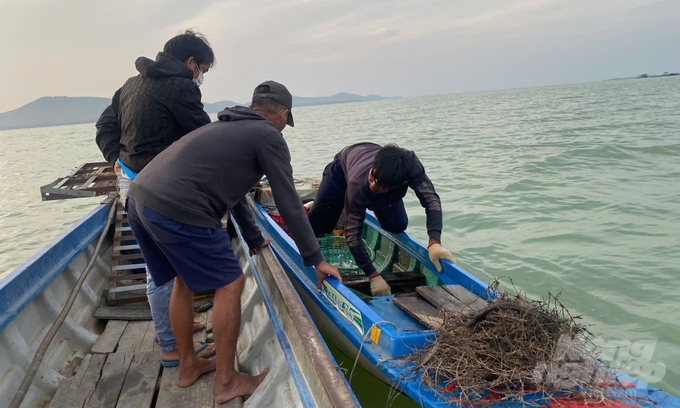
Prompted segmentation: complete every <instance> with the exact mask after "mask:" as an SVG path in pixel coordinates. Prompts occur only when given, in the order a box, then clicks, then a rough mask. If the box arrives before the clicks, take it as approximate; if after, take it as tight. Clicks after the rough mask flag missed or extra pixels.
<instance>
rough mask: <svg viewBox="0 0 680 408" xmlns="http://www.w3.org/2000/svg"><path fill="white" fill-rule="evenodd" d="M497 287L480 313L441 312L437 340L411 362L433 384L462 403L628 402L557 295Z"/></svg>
mask: <svg viewBox="0 0 680 408" xmlns="http://www.w3.org/2000/svg"><path fill="white" fill-rule="evenodd" d="M498 288H499V282H498V281H497V280H496V281H495V282H494V283H493V284H492V285H491V286H490V290H492V291H494V292H496V293H499V294H500V296H499V298H498V299H497V300H494V301H493V302H491V303H490V304H489V306H488V307H487V308H485V309H483V310H481V311H477V312H447V311H442V312H441V316H442V318H443V325H442V327H441V328H440V329H439V330H437V335H436V340H435V342H434V343H432V344H431V345H430V346H428V347H426V348H425V349H423V350H422V351H421V352H419V353H417V354H414V355H412V356H411V357H410V360H409V362H410V363H413V364H414V366H415V369H414V370H415V371H416V372H418V373H422V374H423V381H425V382H426V383H427V385H428V386H430V387H431V388H432V389H434V390H437V391H438V392H440V393H442V394H443V395H445V396H446V397H447V398H449V399H450V400H452V403H456V404H457V405H459V406H488V405H495V404H503V403H513V404H517V403H519V404H521V405H530V406H543V405H545V404H546V402H547V401H549V400H555V399H559V400H564V399H570V400H574V399H576V400H587V401H589V402H605V401H608V400H610V399H611V398H617V399H618V398H625V399H626V400H628V401H631V398H630V397H629V396H626V395H625V393H624V392H623V391H622V390H621V389H620V388H616V387H611V385H616V384H617V380H616V377H615V375H614V374H613V373H614V372H613V370H611V369H608V368H606V367H605V366H604V365H602V364H601V363H599V362H598V361H597V356H596V355H594V354H593V353H592V352H591V351H590V349H591V348H592V345H593V343H592V337H593V336H592V334H591V333H590V332H589V331H588V330H587V328H586V326H585V325H583V324H580V323H578V322H577V319H579V318H580V316H572V315H571V314H570V313H569V311H568V310H567V308H566V307H564V305H562V303H561V302H560V300H559V294H558V295H553V294H550V293H549V294H548V296H547V298H546V299H544V300H538V301H529V300H527V299H526V297H525V296H523V295H522V294H521V293H520V292H519V291H516V293H515V294H514V295H511V294H509V293H507V292H501V291H499V290H498ZM413 374H414V373H411V374H410V375H413Z"/></svg>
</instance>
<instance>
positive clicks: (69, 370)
mask: <svg viewBox="0 0 680 408" xmlns="http://www.w3.org/2000/svg"><path fill="white" fill-rule="evenodd" d="M82 363H83V359H82V358H80V357H78V356H75V357H73V358H72V359H71V361H70V362H69V363H68V365H67V366H66V367H64V368H62V369H61V370H59V374H61V375H63V376H64V377H66V378H71V377H73V376H74V375H76V372H77V371H78V367H80V365H81V364H82Z"/></svg>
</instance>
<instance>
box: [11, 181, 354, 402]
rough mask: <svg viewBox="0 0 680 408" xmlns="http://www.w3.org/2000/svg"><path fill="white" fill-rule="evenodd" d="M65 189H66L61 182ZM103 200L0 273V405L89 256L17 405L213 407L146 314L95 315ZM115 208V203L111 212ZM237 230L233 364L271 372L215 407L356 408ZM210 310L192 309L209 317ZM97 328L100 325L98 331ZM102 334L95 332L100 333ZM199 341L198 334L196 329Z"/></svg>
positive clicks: (104, 267)
mask: <svg viewBox="0 0 680 408" xmlns="http://www.w3.org/2000/svg"><path fill="white" fill-rule="evenodd" d="M64 191H65V190H64ZM110 205H111V204H110V202H109V203H108V204H102V205H100V206H98V207H97V208H96V209H95V210H93V211H92V212H91V213H90V214H88V215H87V216H85V217H84V218H82V219H81V220H80V221H79V222H77V223H76V224H75V225H73V226H72V227H70V228H69V229H68V230H66V231H65V232H64V233H63V234H61V235H60V236H59V237H58V238H56V239H55V240H54V241H52V242H51V243H50V244H49V245H47V246H46V247H45V248H43V249H42V250H41V251H39V252H38V253H37V254H36V255H35V256H33V257H32V258H31V259H29V260H28V261H27V262H26V263H24V264H23V265H21V266H20V267H18V268H17V269H16V270H15V271H14V272H12V273H11V274H10V275H8V276H7V277H6V278H4V279H3V280H1V281H0V305H1V307H0V379H1V380H0V395H2V396H3V398H0V407H2V408H4V407H7V406H9V404H10V400H11V399H12V397H13V396H14V395H15V393H16V391H17V389H18V388H19V386H20V383H21V381H22V378H23V377H24V373H25V371H26V369H27V367H28V366H29V363H30V362H31V360H32V359H33V356H34V354H35V352H36V349H37V348H38V345H39V344H40V343H41V341H42V340H43V338H44V337H45V335H46V333H47V331H48V329H49V328H50V326H51V324H52V323H53V322H54V320H55V317H56V316H57V315H58V314H59V313H60V311H61V309H62V306H63V305H64V303H65V301H66V298H67V297H68V296H69V293H70V292H71V290H72V288H73V287H74V283H75V282H76V280H77V279H78V277H79V276H80V273H81V271H82V270H83V268H84V267H85V265H86V264H87V263H88V260H90V258H91V257H96V261H95V263H94V269H93V270H92V272H91V273H90V275H89V276H88V277H87V279H86V280H85V283H84V285H83V287H82V289H81V291H80V294H79V295H78V297H77V298H76V302H75V304H74V307H73V309H72V310H71V312H70V313H69V314H68V317H67V318H66V320H65V322H64V324H63V325H62V327H61V328H60V329H59V331H58V332H57V335H56V338H55V339H54V341H52V343H51V345H50V347H49V348H48V349H47V353H46V354H45V358H44V360H43V361H42V364H41V366H40V368H39V370H38V372H37V375H36V376H35V379H34V380H33V382H32V384H31V386H30V388H29V389H28V392H27V393H26V397H25V399H24V401H23V404H22V405H21V407H24V408H37V407H45V406H47V407H53V408H66V407H68V408H71V407H109V408H114V407H120V408H122V407H143V408H149V407H170V406H178V407H213V405H214V406H218V405H217V404H214V403H213V397H212V387H213V381H214V380H213V378H214V377H213V375H212V374H210V375H204V376H203V377H201V379H200V380H199V381H198V382H197V383H196V384H194V385H192V386H191V387H188V388H182V389H180V388H179V387H177V386H176V380H177V376H178V374H179V369H178V368H162V367H161V364H160V352H159V346H158V345H157V344H155V342H154V337H155V331H154V329H153V324H152V323H151V322H150V321H148V320H147V321H125V320H117V321H116V320H109V321H108V324H106V326H105V327H104V322H102V321H98V320H97V319H95V318H94V317H93V313H94V311H95V309H96V308H97V307H98V305H99V303H100V295H101V294H102V291H103V289H105V288H107V286H108V284H109V279H110V276H111V275H110V272H111V267H110V261H111V256H112V253H113V252H114V245H116V244H114V241H113V239H112V235H113V234H108V235H107V236H106V238H105V240H104V241H103V242H104V244H103V245H102V246H101V250H100V251H98V253H94V252H95V248H96V245H95V241H96V240H97V238H98V237H99V236H100V234H101V233H102V231H103V230H104V229H105V225H106V222H107V213H109V207H110ZM118 212H119V214H122V213H123V211H122V210H118ZM244 245H245V244H244V242H243V240H242V238H241V237H240V235H239V236H237V237H235V238H233V240H232V246H233V248H234V251H235V252H236V254H237V256H238V258H239V261H240V263H241V266H242V268H243V270H244V273H245V276H246V285H245V289H244V292H243V296H242V297H241V301H242V321H241V333H240V337H239V340H238V345H237V364H238V367H239V369H240V370H241V371H243V372H247V373H251V374H253V373H259V372H261V370H262V369H264V368H265V367H269V368H270V370H271V371H270V373H269V375H268V376H267V378H266V379H265V381H264V382H263V383H262V385H261V386H260V387H259V388H258V390H257V391H256V392H255V393H254V394H253V395H252V396H250V398H248V399H247V400H245V402H243V401H242V400H241V399H240V398H237V399H235V400H232V401H230V402H229V403H227V404H224V405H221V406H229V407H236V406H244V407H253V408H254V407H336V408H337V407H342V408H350V407H358V406H359V404H358V402H357V400H356V398H355V397H354V394H353V393H352V391H351V390H350V389H349V387H348V385H347V383H346V381H345V379H344V377H343V376H342V375H341V374H339V373H338V371H337V367H336V363H335V360H334V359H333V357H332V356H331V355H330V353H329V350H328V349H327V347H326V344H325V343H324V341H323V339H322V338H321V337H320V335H319V333H318V331H317V329H316V327H315V325H314V323H313V322H312V320H311V319H310V317H309V315H308V313H307V312H306V310H305V308H304V306H303V304H302V302H301V300H300V298H299V297H298V295H297V293H296V292H295V290H294V288H293V286H292V285H291V282H290V281H289V279H288V278H287V276H286V274H285V272H283V270H282V268H281V266H280V265H279V263H278V261H277V260H276V258H275V257H274V255H273V253H272V252H271V250H269V249H265V250H263V251H261V252H260V253H258V255H257V256H255V257H254V258H251V257H249V256H248V255H247V251H244ZM210 313H211V311H208V312H206V313H204V314H201V315H199V316H198V318H200V319H204V321H206V323H207V324H208V325H210V319H209V318H208V317H207V316H208V315H209V314H210ZM102 331H103V332H102ZM100 333H101V334H100ZM196 336H197V337H195V338H197V339H204V340H205V339H206V337H207V335H206V333H205V332H202V333H198V334H196Z"/></svg>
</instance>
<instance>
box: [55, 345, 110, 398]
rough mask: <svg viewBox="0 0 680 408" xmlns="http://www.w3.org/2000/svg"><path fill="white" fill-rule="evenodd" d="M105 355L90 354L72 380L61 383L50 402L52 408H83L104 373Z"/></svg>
mask: <svg viewBox="0 0 680 408" xmlns="http://www.w3.org/2000/svg"><path fill="white" fill-rule="evenodd" d="M105 360H106V355H105V354H88V355H87V356H85V359H84V360H83V363H82V364H81V365H80V367H79V368H78V372H77V373H76V375H75V376H73V377H72V378H69V379H67V380H65V381H63V382H62V383H61V385H60V386H59V388H58V389H57V392H56V394H55V395H54V397H53V398H52V401H50V405H49V407H50V408H73V407H82V406H83V405H84V404H85V402H86V401H87V400H88V399H89V398H90V396H91V395H92V394H93V393H94V390H95V387H96V386H97V381H99V377H100V375H101V372H102V367H103V366H104V361H105Z"/></svg>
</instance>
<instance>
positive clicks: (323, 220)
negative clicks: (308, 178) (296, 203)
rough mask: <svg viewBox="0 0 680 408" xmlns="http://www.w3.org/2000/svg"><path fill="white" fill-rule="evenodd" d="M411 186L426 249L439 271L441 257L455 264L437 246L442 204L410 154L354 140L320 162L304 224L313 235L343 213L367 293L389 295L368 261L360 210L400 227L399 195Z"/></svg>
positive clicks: (404, 220)
mask: <svg viewBox="0 0 680 408" xmlns="http://www.w3.org/2000/svg"><path fill="white" fill-rule="evenodd" d="M409 187H410V188H411V189H413V191H414V192H415V193H416V196H417V197H418V200H420V204H421V205H422V206H423V208H425V214H426V216H427V233H428V235H429V236H430V242H429V243H428V245H427V250H428V252H429V254H430V260H432V263H433V264H434V265H435V267H436V268H437V270H438V271H439V272H441V271H442V266H441V262H440V260H441V259H445V260H449V261H451V262H455V260H454V258H453V255H451V253H450V252H449V251H447V250H446V249H444V248H443V247H442V245H441V241H440V240H441V234H442V204H441V201H440V199H439V195H437V193H436V191H435V189H434V186H433V185H432V182H431V181H430V179H429V177H427V174H425V168H424V167H423V164H422V163H421V162H420V160H418V157H416V154H415V153H414V152H412V151H410V150H406V149H402V148H400V147H399V146H397V145H393V144H389V145H386V146H380V145H377V144H375V143H357V144H355V145H352V146H347V147H345V148H344V149H342V151H340V153H338V154H336V155H335V159H334V160H333V161H332V162H331V163H329V164H328V165H327V166H326V169H325V170H324V172H323V179H322V180H321V185H319V192H318V193H317V195H316V200H315V201H314V205H313V206H312V209H311V211H310V212H309V222H310V223H311V225H312V229H313V230H314V233H315V234H316V236H317V237H322V236H324V235H325V234H328V233H331V232H332V231H333V228H334V226H335V224H336V223H337V222H338V218H340V214H342V211H343V210H344V211H345V216H344V219H343V221H344V227H345V236H346V237H347V246H348V247H349V249H350V251H351V252H352V255H353V256H354V260H355V261H356V264H357V266H359V267H360V268H361V269H363V271H364V273H365V274H366V275H367V276H368V279H369V281H370V285H371V294H372V295H373V296H388V295H391V294H392V293H391V289H390V287H389V285H388V284H387V282H386V281H385V279H384V278H383V277H381V276H380V274H379V273H378V272H377V271H376V269H375V267H374V266H373V264H372V263H371V258H370V257H369V256H368V252H367V251H366V248H365V247H364V244H363V241H362V239H361V235H362V233H363V231H364V219H365V217H366V209H369V210H372V211H374V212H375V215H376V217H377V218H378V221H379V222H380V226H381V227H382V228H383V229H385V230H387V231H389V232H393V233H400V232H403V231H404V230H406V226H407V225H408V216H407V215H406V209H405V207H404V201H403V200H402V198H403V197H404V196H405V195H406V191H407V190H408V188H409Z"/></svg>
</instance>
